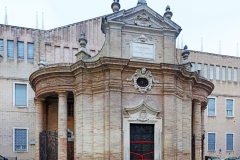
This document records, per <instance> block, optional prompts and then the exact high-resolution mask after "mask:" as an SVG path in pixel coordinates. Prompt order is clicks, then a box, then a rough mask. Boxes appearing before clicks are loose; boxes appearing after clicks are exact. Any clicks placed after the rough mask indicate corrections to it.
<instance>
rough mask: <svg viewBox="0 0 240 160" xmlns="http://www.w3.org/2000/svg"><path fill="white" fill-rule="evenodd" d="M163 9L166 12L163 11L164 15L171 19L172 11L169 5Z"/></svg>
mask: <svg viewBox="0 0 240 160" xmlns="http://www.w3.org/2000/svg"><path fill="white" fill-rule="evenodd" d="M165 11H166V12H165V13H164V16H165V17H167V18H168V19H171V18H172V16H173V13H172V11H171V10H170V6H169V5H167V7H166V10H165Z"/></svg>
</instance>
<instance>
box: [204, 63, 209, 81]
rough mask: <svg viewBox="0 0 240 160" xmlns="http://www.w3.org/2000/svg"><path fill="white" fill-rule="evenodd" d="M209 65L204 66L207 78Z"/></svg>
mask: <svg viewBox="0 0 240 160" xmlns="http://www.w3.org/2000/svg"><path fill="white" fill-rule="evenodd" d="M207 75H208V65H207V64H204V77H205V78H207V77H208V76H207Z"/></svg>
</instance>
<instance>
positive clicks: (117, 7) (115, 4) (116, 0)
mask: <svg viewBox="0 0 240 160" xmlns="http://www.w3.org/2000/svg"><path fill="white" fill-rule="evenodd" d="M111 8H112V10H113V12H114V13H115V12H118V11H119V10H120V8H121V5H120V3H119V0H113V3H112V5H111Z"/></svg>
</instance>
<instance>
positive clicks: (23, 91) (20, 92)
mask: <svg viewBox="0 0 240 160" xmlns="http://www.w3.org/2000/svg"><path fill="white" fill-rule="evenodd" d="M13 85H14V86H13V97H14V98H13V104H14V106H22V107H23V106H25V107H27V99H28V93H27V90H28V87H27V84H26V83H13Z"/></svg>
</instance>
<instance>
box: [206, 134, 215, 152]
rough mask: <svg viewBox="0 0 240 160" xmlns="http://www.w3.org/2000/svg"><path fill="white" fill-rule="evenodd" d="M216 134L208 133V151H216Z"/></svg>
mask: <svg viewBox="0 0 240 160" xmlns="http://www.w3.org/2000/svg"><path fill="white" fill-rule="evenodd" d="M215 144H216V134H215V133H208V151H215Z"/></svg>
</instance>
